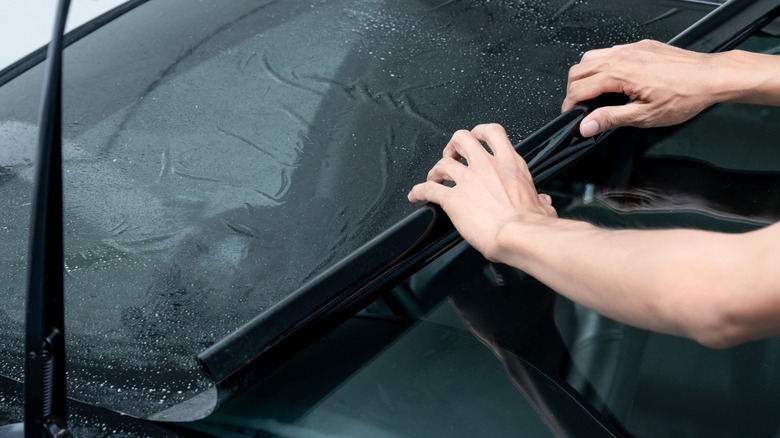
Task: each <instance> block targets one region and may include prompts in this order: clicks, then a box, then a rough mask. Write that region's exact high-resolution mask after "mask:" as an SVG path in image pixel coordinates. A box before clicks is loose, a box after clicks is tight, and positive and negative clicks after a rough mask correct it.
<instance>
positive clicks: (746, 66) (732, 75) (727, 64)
mask: <svg viewBox="0 0 780 438" xmlns="http://www.w3.org/2000/svg"><path fill="white" fill-rule="evenodd" d="M712 61H713V63H714V66H713V68H712V71H713V72H716V73H715V74H714V75H713V81H714V85H713V86H712V89H713V102H712V103H717V102H734V103H750V104H760V105H775V106H777V105H780V73H779V72H780V56H775V55H766V54H761V53H752V52H746V51H742V50H732V51H729V52H724V53H718V54H714V55H712Z"/></svg>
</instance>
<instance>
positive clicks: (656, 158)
mask: <svg viewBox="0 0 780 438" xmlns="http://www.w3.org/2000/svg"><path fill="white" fill-rule="evenodd" d="M773 29H774V24H770V25H769V26H767V27H766V28H765V29H763V30H762V31H759V32H758V33H757V34H756V35H755V36H753V37H752V38H750V39H749V40H747V41H746V42H744V43H743V44H742V45H741V46H740V47H741V48H743V49H751V50H760V51H763V52H767V53H776V52H777V51H776V49H775V48H776V47H777V42H778V39H777V37H776V36H775V35H777V33H776V32H774V30H773ZM778 126H780V109H778V108H775V107H765V106H752V105H731V104H727V105H718V106H715V107H713V108H711V109H709V110H707V111H706V112H704V113H703V114H701V115H700V116H698V117H696V118H695V119H693V120H691V121H690V122H688V123H686V124H685V125H683V126H680V127H674V128H663V129H653V130H638V129H624V130H620V131H617V132H615V133H614V134H613V135H612V136H610V137H607V138H606V139H605V140H604V141H603V142H602V143H600V144H599V145H598V146H597V147H596V149H594V150H593V151H592V152H591V154H590V155H588V156H587V157H586V158H585V159H583V160H582V161H581V162H578V163H576V164H575V165H573V166H572V167H570V168H569V169H567V170H566V171H565V172H563V173H562V174H560V175H559V176H558V177H556V178H554V179H553V180H551V181H550V182H549V183H547V184H546V185H545V186H544V187H543V188H542V191H544V192H547V193H550V194H552V195H553V196H554V198H555V205H556V206H557V207H558V211H559V213H560V214H561V215H562V216H565V217H572V218H579V219H586V220H589V221H592V222H596V223H599V224H601V225H604V226H609V227H642V228H668V227H692V228H700V229H711V230H719V231H725V232H740V231H746V230H751V229H755V228H757V227H760V226H763V225H766V224H768V223H773V222H775V221H777V220H778V219H780V210H779V207H778V206H779V205H780V203H779V202H778V196H779V195H778V193H780V186H778V184H780V159H778V153H779V152H778V150H777V147H776V139H777V138H778V134H780V132H778V129H780V128H778ZM385 325H389V326H392V327H394V328H395V329H396V330H397V332H394V334H393V335H388V336H387V337H382V336H379V335H378V333H380V332H381V333H386V332H384V330H385V329H383V328H381V327H384V326H385ZM366 332H372V333H377V337H376V338H375V340H379V339H380V338H381V339H382V341H381V342H378V343H377V344H375V343H372V344H371V345H372V346H373V347H374V348H376V351H374V350H371V351H366V350H364V349H362V348H360V347H359V346H361V345H363V344H362V342H363V339H364V337H365V336H366V335H365V333H366ZM434 333H435V334H434ZM427 336H433V337H436V338H437V339H436V340H434V341H432V342H431V343H430V344H428V343H426V341H425V340H424V339H428V338H427ZM475 341H476V342H478V343H480V344H481V345H480V346H479V347H481V348H474V349H471V347H472V346H473V345H472V342H475ZM779 342H780V338H778V337H772V338H768V339H764V340H761V341H756V342H750V343H747V344H744V345H741V346H738V347H734V348H730V349H726V350H712V349H708V348H705V347H703V346H700V345H698V344H696V343H695V342H693V341H690V340H686V339H682V338H678V337H673V336H667V335H660V334H656V333H650V332H647V331H643V330H639V329H636V328H632V327H629V326H626V325H623V324H620V323H618V322H615V321H613V320H610V319H607V318H604V317H602V316H600V315H598V314H596V313H594V312H591V311H589V310H588V309H585V308H583V307H581V306H578V305H576V304H575V303H573V302H571V301H569V300H567V299H565V298H563V297H561V296H558V295H557V294H555V292H554V291H552V290H551V289H549V288H547V287H546V286H544V285H543V284H541V283H539V282H538V281H536V280H535V279H533V278H531V277H529V276H527V275H525V274H524V273H522V272H520V271H517V270H514V269H511V268H508V267H506V266H503V265H497V264H491V263H489V262H488V261H487V260H485V259H484V258H482V257H481V256H480V255H479V254H477V253H476V252H475V251H474V250H473V249H471V248H470V247H468V245H466V244H460V245H459V246H457V247H455V248H454V249H452V250H450V251H448V252H447V253H446V254H445V255H443V256H442V257H440V258H439V259H437V260H436V261H435V262H433V263H432V264H430V265H429V266H427V267H426V268H424V269H422V270H420V271H419V272H417V273H415V274H414V275H412V276H411V277H410V278H409V279H407V280H406V281H405V282H403V283H402V284H401V285H400V286H398V287H396V288H394V289H393V290H392V291H390V292H389V293H387V294H385V295H384V296H383V297H382V298H381V299H380V300H378V301H377V302H375V303H372V304H371V305H370V306H368V307H367V308H366V309H365V310H364V311H363V312H361V313H360V314H359V315H358V316H357V317H355V318H353V319H352V320H351V321H349V322H348V323H346V324H344V325H343V326H342V327H340V328H339V329H337V330H335V331H334V332H333V333H331V334H330V335H328V337H326V338H325V339H323V340H322V341H320V342H318V343H317V344H315V345H314V346H313V347H312V348H310V349H308V350H307V351H306V352H304V353H303V354H302V356H300V357H297V358H295V359H293V360H292V361H291V362H290V363H288V364H286V365H285V366H283V367H281V368H280V369H279V370H278V371H277V372H275V373H272V374H270V375H269V376H268V377H267V378H266V379H264V380H263V381H261V382H259V383H258V384H257V385H256V386H255V387H253V388H252V389H250V390H249V391H247V392H246V393H245V394H242V395H241V396H240V397H239V398H237V399H236V400H234V401H233V402H231V403H228V404H227V405H225V406H223V408H222V409H220V410H219V411H218V412H217V413H216V414H215V415H213V416H211V417H210V418H209V419H207V420H205V421H203V422H201V423H197V424H194V425H191V426H192V427H194V428H196V429H197V430H204V431H210V432H212V433H217V434H226V433H229V430H231V429H230V428H234V427H236V426H237V425H238V427H239V428H242V430H245V431H253V432H255V433H282V432H288V433H289V431H293V430H294V431H298V432H301V431H306V432H308V433H315V432H316V433H323V432H325V433H332V434H336V435H349V434H350V433H356V431H367V430H368V431H370V434H372V435H374V434H376V435H377V436H385V435H387V436H399V435H403V436H429V435H432V434H435V433H436V431H437V430H443V429H445V428H451V429H450V430H448V434H451V435H452V436H474V435H479V434H489V435H510V434H519V435H524V436H528V435H530V436H536V435H537V434H538V435H542V436H544V435H546V434H547V433H553V434H554V435H557V436H570V435H584V436H596V435H599V434H602V435H604V434H606V435H608V434H610V433H615V434H617V435H621V434H623V433H625V434H627V435H629V436H720V435H727V436H731V435H734V436H774V435H776V434H777V431H778V429H780V424H779V422H778V417H777V415H776V409H775V407H776V406H778V405H780V400H778V397H780V395H778V394H780V390H779V389H780V388H778V382H780V375H779V374H778V369H779V367H778V363H777V352H778V351H779V350H778V348H780V344H779ZM467 345H468V347H467ZM412 346H413V347H412ZM357 351H361V352H362V354H363V355H364V356H365V357H363V356H361V357H360V358H355V352H357ZM483 355H487V356H488V358H487V359H485V360H487V361H488V362H491V361H492V363H493V365H494V366H500V368H498V369H496V368H489V367H485V366H484V365H485V364H481V365H476V364H475V362H477V361H480V360H482V359H483V358H484V356H483ZM478 358H479V359H478ZM440 360H441V362H439V361H440ZM353 361H354V362H353ZM310 363H322V364H324V365H323V366H322V368H321V371H322V372H321V373H319V372H317V373H315V372H314V371H312V370H310V369H309V364H310ZM349 364H351V365H349ZM531 369H532V370H534V371H536V372H541V373H543V374H544V375H545V376H552V377H554V380H553V381H544V380H537V379H536V377H535V375H534V374H533V372H530V371H529V370H531ZM292 376H296V377H299V378H301V379H302V380H301V383H300V384H301V386H302V387H301V388H297V389H293V390H292V391H291V390H290V386H289V385H288V384H287V383H286V382H289V381H290V380H292V379H293V377H292ZM502 376H503V377H502ZM474 386H476V387H477V388H479V389H477V390H473V387H474ZM313 387H316V388H317V389H316V390H312V388H313ZM549 387H555V388H557V389H558V391H557V392H556V394H557V396H558V397H549V394H546V395H547V396H545V393H544V391H543V390H542V389H543V388H549ZM507 388H511V391H509V392H505V391H506V390H507ZM472 390H473V391H472ZM571 392H576V393H575V394H571ZM518 396H519V398H518ZM280 399H281V400H284V401H283V402H282V403H280V402H279V400H280ZM475 400H480V402H476V401H475ZM564 400H565V401H568V402H570V404H567V403H565V402H563V403H562V401H564ZM480 403H484V404H486V405H487V406H491V408H490V409H487V410H484V411H483V410H482V409H481V408H483V407H484V406H485V405H483V404H480ZM430 405H435V406H437V407H438V408H439V409H434V410H433V411H430V410H427V408H428V407H429V406H430ZM257 406H262V408H256V407H257ZM291 406H295V408H291ZM498 406H500V408H499V407H498ZM507 407H508V409H504V408H507ZM529 408H531V409H533V410H535V411H536V412H537V414H538V415H539V418H541V419H542V420H543V422H544V425H545V426H546V427H547V430H544V429H541V428H540V427H539V426H540V423H538V422H537V421H536V420H535V419H533V418H532V417H528V416H526V415H525V414H527V412H528V409H529ZM589 408H590V409H592V410H593V411H595V412H593V411H589V410H588V409H589ZM588 415H590V416H591V421H584V422H578V418H579V419H580V420H581V419H582V416H588ZM431 425H434V426H431ZM427 427H434V428H436V427H438V429H435V430H430V429H426V428H427ZM587 427H590V428H591V429H585V428H587ZM488 431H489V432H488ZM572 431H575V432H572Z"/></svg>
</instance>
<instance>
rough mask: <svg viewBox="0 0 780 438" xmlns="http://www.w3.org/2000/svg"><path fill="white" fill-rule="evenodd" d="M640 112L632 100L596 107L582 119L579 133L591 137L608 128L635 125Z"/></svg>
mask: <svg viewBox="0 0 780 438" xmlns="http://www.w3.org/2000/svg"><path fill="white" fill-rule="evenodd" d="M640 114H641V113H640V111H639V107H638V105H637V104H635V103H633V102H632V103H627V104H625V105H620V106H605V107H601V108H596V109H595V110H593V111H592V112H591V113H590V114H588V115H587V116H586V117H585V118H584V119H582V122H581V123H580V134H581V135H582V136H583V137H593V136H594V135H596V134H599V133H602V132H604V131H606V130H608V129H612V128H617V127H620V126H629V125H636V122H637V121H638V120H639V118H640Z"/></svg>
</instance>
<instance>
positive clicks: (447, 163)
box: [427, 157, 466, 184]
mask: <svg viewBox="0 0 780 438" xmlns="http://www.w3.org/2000/svg"><path fill="white" fill-rule="evenodd" d="M465 170H466V166H465V165H464V164H463V163H461V162H460V161H457V160H454V159H452V158H450V157H445V158H442V159H441V160H439V161H438V162H437V163H436V164H435V165H434V166H433V167H432V168H431V170H430V171H429V172H428V177H427V181H433V182H436V183H443V182H444V181H452V182H454V183H456V184H457V182H458V180H460V177H461V175H463V172H464V171H465Z"/></svg>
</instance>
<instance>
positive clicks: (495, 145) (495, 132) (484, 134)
mask: <svg viewBox="0 0 780 438" xmlns="http://www.w3.org/2000/svg"><path fill="white" fill-rule="evenodd" d="M471 134H472V135H473V136H474V137H475V138H476V139H477V140H480V141H484V142H485V143H487V145H488V147H490V150H492V151H493V156H495V157H497V158H498V157H506V156H508V154H512V155H514V154H516V152H515V148H514V146H512V142H511V141H509V137H508V136H507V135H506V130H505V129H504V127H503V126H501V125H499V124H497V123H489V124H484V125H477V126H475V127H474V129H472V130H471Z"/></svg>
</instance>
